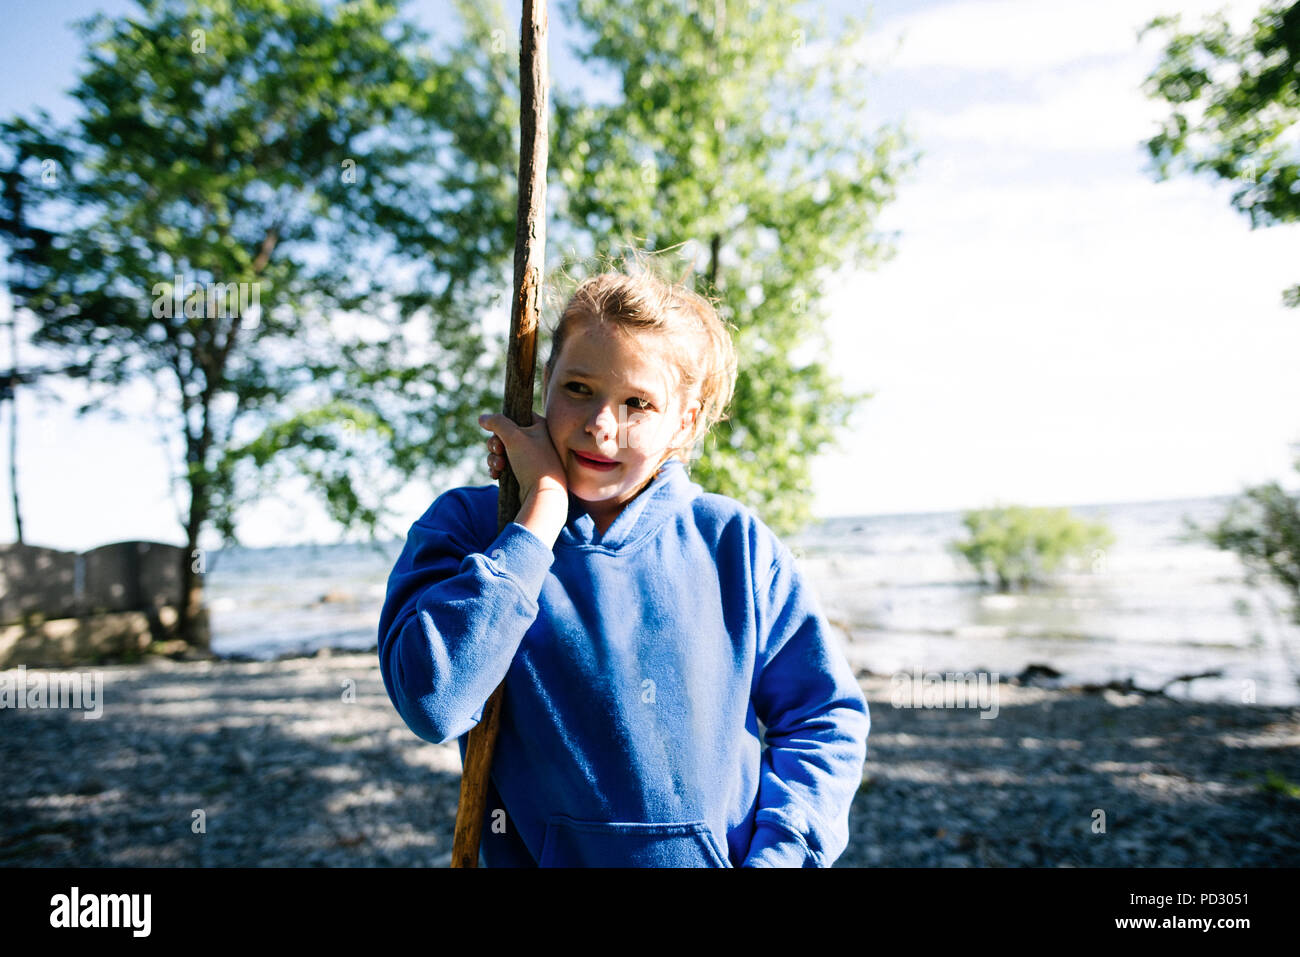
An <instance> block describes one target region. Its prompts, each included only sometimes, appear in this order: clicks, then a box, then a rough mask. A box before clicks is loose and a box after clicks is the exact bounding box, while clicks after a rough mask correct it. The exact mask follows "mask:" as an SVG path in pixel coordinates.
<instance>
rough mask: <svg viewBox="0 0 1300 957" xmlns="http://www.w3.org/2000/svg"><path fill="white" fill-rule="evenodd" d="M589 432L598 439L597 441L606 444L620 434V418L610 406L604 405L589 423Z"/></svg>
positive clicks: (594, 413) (593, 414)
mask: <svg viewBox="0 0 1300 957" xmlns="http://www.w3.org/2000/svg"><path fill="white" fill-rule="evenodd" d="M587 431H588V432H590V433H591V434H592V435H594V436H595V437H596V441H598V442H606V441H608V440H609V439H610V438H612V437H613V436H614V435H615V434H616V433H617V432H618V416H616V415H615V414H614V410H613V409H611V408H610V407H609V406H607V405H602V406H601V407H600V408H598V409H597V410H596V411H595V412H593V413H592V416H591V418H590V419H589V420H588V421H587Z"/></svg>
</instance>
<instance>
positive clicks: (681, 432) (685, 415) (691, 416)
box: [674, 398, 700, 439]
mask: <svg viewBox="0 0 1300 957" xmlns="http://www.w3.org/2000/svg"><path fill="white" fill-rule="evenodd" d="M699 417H700V400H699V399H694V398H693V399H691V402H690V405H688V406H687V407H686V409H685V410H684V411H683V412H682V422H681V425H680V426H679V427H678V429H677V435H676V436H674V438H675V439H681V438H685V437H686V436H688V435H690V434H691V430H692V429H694V428H695V421H696V419H698V418H699Z"/></svg>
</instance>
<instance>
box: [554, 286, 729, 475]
mask: <svg viewBox="0 0 1300 957" xmlns="http://www.w3.org/2000/svg"><path fill="white" fill-rule="evenodd" d="M588 319H590V320H595V321H596V322H608V323H613V324H614V325H616V326H618V327H621V328H622V329H625V330H627V331H630V332H649V333H658V334H660V335H662V336H664V338H665V340H666V343H667V345H668V353H669V355H670V357H671V358H672V360H673V365H674V366H675V367H676V370H677V385H678V395H679V397H680V398H682V399H684V400H685V401H686V402H687V403H689V400H690V398H691V397H692V396H693V397H695V398H697V399H698V400H699V403H700V411H699V413H698V414H697V415H696V417H695V423H694V427H693V428H692V429H691V431H690V433H689V434H688V435H687V436H686V437H685V439H684V440H683V441H682V442H681V443H679V444H678V445H675V446H673V447H672V448H671V449H669V451H668V454H667V455H666V456H665V457H664V461H667V460H668V459H670V458H673V457H676V458H678V459H681V460H682V462H683V463H684V464H689V457H690V452H691V450H692V449H693V448H694V446H695V445H696V443H698V442H699V441H700V440H701V439H702V438H704V436H705V435H706V434H707V433H708V431H709V429H711V428H712V427H713V426H714V425H716V424H717V423H718V422H721V421H722V420H723V419H725V418H726V417H727V414H726V409H727V406H728V404H730V402H731V399H732V396H733V394H734V393H735V390H736V347H735V345H734V344H733V343H732V340H731V334H730V332H729V331H728V329H727V326H726V324H725V323H724V322H723V320H722V318H721V317H720V316H719V315H718V312H717V309H715V308H714V306H713V303H712V302H710V301H709V300H708V299H706V298H705V297H704V296H701V295H700V294H699V293H697V292H695V291H694V290H693V289H690V288H689V287H687V286H686V285H684V284H683V283H682V281H681V280H670V279H663V278H660V277H659V276H656V275H654V274H653V272H651V271H650V270H649V269H644V270H636V271H623V272H602V273H600V274H599V275H595V276H591V277H590V278H588V279H585V280H583V281H582V282H580V283H579V284H578V286H577V288H576V289H575V290H574V291H573V293H572V295H571V296H570V297H569V299H568V301H567V303H566V304H565V306H564V308H563V310H562V311H561V312H560V316H559V319H558V320H557V321H556V323H555V326H554V327H553V328H552V329H551V350H550V353H549V355H548V356H547V359H546V366H545V368H546V374H547V378H548V380H549V378H550V375H551V373H552V372H554V370H555V363H556V360H558V359H559V357H560V353H561V352H562V351H563V349H564V342H565V339H566V338H567V336H568V335H569V333H570V332H571V331H572V329H573V325H574V323H575V322H582V321H584V320H588ZM661 464H662V463H661Z"/></svg>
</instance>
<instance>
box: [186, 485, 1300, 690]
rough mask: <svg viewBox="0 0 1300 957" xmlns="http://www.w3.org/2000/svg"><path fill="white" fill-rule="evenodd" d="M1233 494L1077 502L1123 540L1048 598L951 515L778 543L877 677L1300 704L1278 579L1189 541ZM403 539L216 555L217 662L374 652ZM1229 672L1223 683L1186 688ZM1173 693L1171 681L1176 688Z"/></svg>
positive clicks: (893, 520)
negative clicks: (978, 568) (1045, 680)
mask: <svg viewBox="0 0 1300 957" xmlns="http://www.w3.org/2000/svg"><path fill="white" fill-rule="evenodd" d="M1227 502H1228V499H1227V498H1214V499H1187V500H1182V501H1173V502H1139V503H1129V504H1120V505H1106V506H1077V507H1074V508H1073V509H1072V511H1073V512H1074V513H1075V514H1077V515H1079V516H1080V517H1082V518H1087V519H1090V520H1098V519H1100V520H1104V521H1106V522H1107V523H1108V524H1109V525H1110V527H1111V530H1112V531H1113V532H1114V533H1115V536H1116V543H1115V544H1114V545H1113V546H1112V547H1111V548H1109V549H1106V550H1105V551H1104V552H1101V553H1097V554H1094V555H1091V556H1089V558H1088V560H1087V561H1086V562H1085V564H1084V567H1080V568H1077V569H1075V570H1073V571H1071V572H1069V573H1066V574H1063V575H1061V576H1060V577H1059V579H1058V580H1057V581H1056V582H1055V583H1054V584H1053V585H1051V586H1050V587H1045V588H1042V589H1038V590H1034V591H1030V592H1026V593H1016V594H1011V595H999V594H996V593H993V592H991V591H990V590H988V589H986V588H984V587H982V586H981V585H980V584H979V583H978V581H977V580H976V579H975V576H974V574H973V572H972V571H971V570H970V569H969V568H968V567H966V566H964V565H963V564H962V563H961V562H960V560H959V559H956V558H954V557H953V556H952V555H951V554H950V553H949V552H948V550H947V543H948V542H949V541H950V540H952V539H955V538H959V537H961V536H962V531H963V529H962V527H961V516H960V514H959V513H957V512H943V513H931V514H922V515H890V516H872V517H862V518H835V519H829V520H826V521H824V522H819V523H816V524H815V525H813V526H811V527H809V528H808V529H807V530H805V531H804V532H803V533H802V534H800V535H797V536H791V537H789V538H788V539H787V540H786V541H787V544H789V545H790V546H791V548H792V549H794V550H795V553H796V555H798V556H799V558H800V564H801V567H802V568H803V570H804V572H805V574H806V575H807V576H808V578H809V580H810V581H811V582H812V584H813V586H814V588H815V589H816V592H817V594H818V596H819V598H820V601H821V604H822V608H823V610H824V611H825V613H826V617H827V618H828V619H829V620H830V622H831V623H832V624H833V625H834V626H835V627H836V629H838V631H839V633H840V634H841V635H842V636H843V638H844V641H845V651H846V653H847V654H848V657H849V659H850V661H851V662H852V663H853V665H854V666H855V667H862V668H868V669H870V670H871V671H874V672H877V673H883V674H894V673H898V672H908V673H912V672H913V671H915V670H920V671H922V672H925V673H931V672H937V673H941V674H942V673H948V672H958V671H960V672H969V671H991V672H997V673H998V674H1000V675H1003V676H1010V675H1015V674H1018V673H1020V672H1021V671H1022V670H1023V669H1024V668H1025V667H1026V666H1027V665H1029V664H1045V665H1050V666H1051V667H1053V668H1055V669H1057V670H1058V671H1060V672H1062V673H1063V676H1064V678H1063V680H1067V681H1069V682H1071V683H1073V682H1091V683H1105V682H1108V681H1124V680H1126V679H1132V680H1133V681H1134V682H1135V683H1136V684H1137V685H1138V686H1140V687H1143V688H1158V687H1166V688H1167V692H1168V693H1169V694H1171V695H1176V696H1179V697H1190V698H1195V699H1198V700H1214V701H1243V700H1246V701H1250V700H1254V701H1256V702H1258V703H1260V704H1281V705H1294V704H1300V686H1297V676H1298V675H1300V628H1298V627H1297V626H1295V625H1293V624H1291V623H1290V622H1289V620H1288V618H1287V607H1288V604H1287V597H1286V595H1285V594H1284V593H1283V592H1282V591H1281V589H1279V588H1277V587H1276V586H1268V587H1264V588H1252V587H1250V586H1249V585H1248V584H1247V583H1246V581H1245V576H1244V570H1243V569H1242V567H1241V565H1240V562H1239V561H1238V559H1237V558H1236V556H1235V555H1233V554H1231V553H1227V552H1220V551H1218V550H1217V549H1214V548H1211V547H1209V546H1206V545H1202V544H1193V543H1188V542H1186V541H1182V540H1181V536H1182V535H1183V533H1184V531H1185V528H1184V516H1188V517H1190V518H1192V519H1193V520H1195V521H1197V522H1200V523H1202V524H1208V523H1210V522H1212V521H1213V520H1214V519H1215V518H1217V517H1218V516H1219V515H1221V514H1222V512H1223V510H1224V508H1225V507H1226V504H1227ZM401 547H402V543H401V542H391V543H387V544H382V545H328V546H310V545H307V546H295V547H290V548H269V549H224V550H222V551H219V552H216V553H215V554H214V555H212V557H211V558H210V560H209V565H208V574H207V580H206V586H207V601H208V606H209V608H210V611H211V616H212V629H213V638H212V649H213V651H214V652H215V653H216V654H218V655H223V656H234V655H243V656H248V657H255V658H271V657H275V656H278V655H283V654H302V653H311V652H313V651H315V650H317V649H320V648H323V647H332V648H343V649H360V650H364V649H367V648H372V647H374V645H375V641H376V631H377V628H378V620H379V610H380V607H381V605H382V604H383V600H384V591H385V583H386V581H387V578H388V573H389V572H390V571H391V569H392V566H393V563H394V562H395V561H396V559H397V556H398V554H399V553H400V551H401ZM1205 672H1219V673H1220V674H1219V676H1218V677H1202V678H1196V679H1195V680H1191V681H1177V680H1175V679H1178V678H1180V677H1182V676H1187V675H1199V674H1203V673H1205ZM1170 682H1173V684H1169V683H1170Z"/></svg>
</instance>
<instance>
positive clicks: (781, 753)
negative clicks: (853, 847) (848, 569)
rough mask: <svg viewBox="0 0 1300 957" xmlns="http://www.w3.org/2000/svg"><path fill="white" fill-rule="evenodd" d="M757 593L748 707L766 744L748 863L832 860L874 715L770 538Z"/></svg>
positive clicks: (840, 847) (843, 840)
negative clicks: (768, 560)
mask: <svg viewBox="0 0 1300 957" xmlns="http://www.w3.org/2000/svg"><path fill="white" fill-rule="evenodd" d="M776 548H777V557H776V559H775V560H774V561H773V563H772V566H771V569H770V572H769V577H768V579H767V582H766V584H765V586H761V587H760V589H759V594H758V596H757V600H758V619H759V642H760V645H759V657H758V660H757V665H758V667H759V669H760V670H759V671H758V674H757V676H756V683H755V689H754V692H753V703H754V709H755V711H756V712H757V714H758V718H759V720H760V721H762V722H763V725H764V727H765V728H766V733H765V736H764V737H765V740H766V743H767V747H766V749H765V750H764V751H763V758H762V769H761V771H760V778H759V789H758V807H757V809H756V811H755V820H754V823H755V831H754V838H753V841H752V842H751V844H750V848H749V854H748V855H747V857H746V859H745V863H744V866H746V867H829V866H830V865H831V864H832V863H833V862H834V861H835V859H836V858H837V857H839V856H840V854H842V853H843V852H844V849H845V848H846V847H847V846H848V841H849V833H848V827H849V807H850V805H851V804H852V802H853V796H854V794H856V793H857V789H858V786H859V785H860V784H861V781H862V765H863V762H864V761H865V760H866V756H867V732H868V731H869V729H870V725H871V721H870V715H869V713H868V710H867V702H866V699H865V698H864V697H863V695H862V690H861V689H860V688H859V687H858V683H857V680H856V679H855V678H854V677H853V672H852V670H851V669H850V668H849V664H848V661H847V660H846V659H845V657H844V653H843V651H842V650H841V649H840V647H839V645H838V643H837V640H836V638H835V636H834V635H833V634H832V633H831V631H830V629H829V627H828V626H827V624H826V620H825V618H824V617H823V616H822V614H821V611H820V609H819V608H818V606H817V602H816V598H815V597H814V595H813V593H812V591H811V590H810V589H809V587H808V586H807V584H806V583H805V581H804V580H803V579H802V577H801V576H800V574H799V571H798V567H797V566H796V564H795V560H794V556H793V555H792V554H791V553H790V551H789V549H787V548H786V547H785V546H784V545H781V544H780V543H779V542H778V543H777V545H776Z"/></svg>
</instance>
